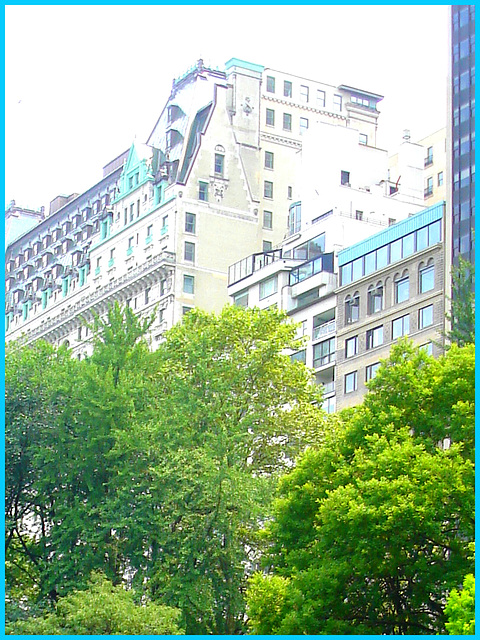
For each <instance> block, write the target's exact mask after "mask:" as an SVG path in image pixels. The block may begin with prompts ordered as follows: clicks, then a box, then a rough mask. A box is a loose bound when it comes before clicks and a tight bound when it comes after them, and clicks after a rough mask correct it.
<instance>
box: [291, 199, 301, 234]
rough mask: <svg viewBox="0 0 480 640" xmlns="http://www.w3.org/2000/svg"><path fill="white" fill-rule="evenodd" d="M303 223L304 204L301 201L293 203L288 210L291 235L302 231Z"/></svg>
mask: <svg viewBox="0 0 480 640" xmlns="http://www.w3.org/2000/svg"><path fill="white" fill-rule="evenodd" d="M301 225H302V205H301V203H300V202H296V203H295V204H292V206H291V207H290V208H289V210H288V231H289V233H290V235H292V234H293V233H297V232H298V231H300V228H301Z"/></svg>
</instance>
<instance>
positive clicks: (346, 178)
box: [340, 171, 350, 187]
mask: <svg viewBox="0 0 480 640" xmlns="http://www.w3.org/2000/svg"><path fill="white" fill-rule="evenodd" d="M340 184H343V185H344V186H345V187H349V186H350V171H341V172H340Z"/></svg>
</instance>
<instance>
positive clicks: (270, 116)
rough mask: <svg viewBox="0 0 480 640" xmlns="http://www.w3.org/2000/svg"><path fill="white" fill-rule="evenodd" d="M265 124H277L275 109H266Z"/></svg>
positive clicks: (271, 125) (270, 125)
mask: <svg viewBox="0 0 480 640" xmlns="http://www.w3.org/2000/svg"><path fill="white" fill-rule="evenodd" d="M265 124H267V126H269V127H274V126H275V111H274V110H273V109H267V110H266V119H265Z"/></svg>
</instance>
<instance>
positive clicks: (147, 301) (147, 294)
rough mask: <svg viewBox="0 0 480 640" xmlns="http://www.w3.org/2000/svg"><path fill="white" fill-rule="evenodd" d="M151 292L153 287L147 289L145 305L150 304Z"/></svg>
mask: <svg viewBox="0 0 480 640" xmlns="http://www.w3.org/2000/svg"><path fill="white" fill-rule="evenodd" d="M150 291H151V287H148V289H145V304H148V303H149V302H150ZM136 301H137V299H136V298H135V302H136Z"/></svg>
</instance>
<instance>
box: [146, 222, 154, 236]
mask: <svg viewBox="0 0 480 640" xmlns="http://www.w3.org/2000/svg"><path fill="white" fill-rule="evenodd" d="M152 233H153V224H149V225H148V227H147V237H149V236H151V235H152Z"/></svg>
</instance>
